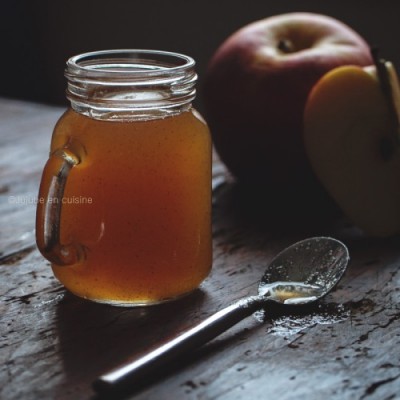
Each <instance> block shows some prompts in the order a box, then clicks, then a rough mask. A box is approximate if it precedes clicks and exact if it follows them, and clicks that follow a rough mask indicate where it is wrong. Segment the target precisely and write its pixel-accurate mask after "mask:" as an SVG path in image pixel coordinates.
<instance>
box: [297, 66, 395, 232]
mask: <svg viewBox="0 0 400 400" xmlns="http://www.w3.org/2000/svg"><path fill="white" fill-rule="evenodd" d="M382 65H383V66H384V69H386V77H387V79H388V80H387V83H388V84H389V86H390V89H389V90H390V96H388V93H385V91H384V90H382V82H381V81H382V79H380V78H379V76H381V75H380V74H378V73H377V67H376V66H370V67H364V68H361V67H356V66H345V67H339V68H336V69H334V70H332V71H330V72H328V73H327V74H326V75H324V76H323V77H322V78H321V79H320V80H319V82H318V83H317V84H316V85H315V86H314V88H313V90H312V91H311V93H310V95H309V97H308V100H307V104H306V108H305V117H304V123H305V126H304V143H305V148H306V152H307V155H308V158H309V160H310V163H311V165H312V168H313V170H314V172H315V174H316V175H317V177H318V178H319V180H320V181H321V183H322V184H323V186H324V187H325V188H326V190H327V191H328V193H329V194H330V195H331V196H332V197H333V198H334V200H335V201H336V202H337V204H338V205H339V207H340V208H341V209H342V210H343V212H344V213H345V214H347V216H348V217H349V218H350V219H351V220H352V221H353V222H354V223H355V224H356V225H357V226H359V227H360V228H361V229H363V230H364V231H365V232H366V233H367V234H369V235H371V236H381V237H385V236H391V235H394V234H397V233H400V145H399V140H398V137H399V136H398V135H399V120H398V116H399V113H398V111H399V103H398V101H399V98H400V97H399V96H400V95H399V93H400V92H399V83H398V80H397V75H396V72H395V70H394V68H393V66H392V64H391V63H389V62H385V63H383V64H382ZM396 113H397V114H396Z"/></svg>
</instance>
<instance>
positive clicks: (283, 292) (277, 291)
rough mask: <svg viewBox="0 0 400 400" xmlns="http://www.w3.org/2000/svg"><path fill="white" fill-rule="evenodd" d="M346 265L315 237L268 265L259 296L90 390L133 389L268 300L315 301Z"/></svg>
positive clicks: (330, 242)
mask: <svg viewBox="0 0 400 400" xmlns="http://www.w3.org/2000/svg"><path fill="white" fill-rule="evenodd" d="M348 261H349V252H348V250H347V248H346V246H345V245H344V244H343V243H341V242H340V241H338V240H336V239H332V238H328V237H315V238H310V239H306V240H302V241H300V242H298V243H295V244H293V245H292V246H290V247H288V248H286V249H285V250H283V251H282V252H281V253H279V254H278V255H277V256H276V257H275V258H274V259H273V261H272V262H271V263H270V264H269V266H268V267H267V270H266V271H265V274H264V276H263V277H262V279H261V282H260V284H259V287H258V295H256V296H249V297H245V298H242V299H240V300H238V301H236V302H235V303H233V304H232V305H230V306H228V307H226V308H224V309H222V310H221V311H218V312H217V313H215V314H214V315H212V316H210V317H208V318H207V319H206V320H204V321H203V322H201V323H199V324H198V325H196V326H194V327H193V328H191V329H189V330H188V331H186V332H184V333H182V334H181V335H179V336H178V337H176V338H175V339H172V340H171V341H168V342H166V343H165V344H163V345H161V346H160V347H158V348H157V349H155V350H153V351H151V352H150V353H148V354H146V355H145V356H143V357H141V358H139V359H137V360H134V361H132V362H129V363H127V364H125V365H123V366H121V367H118V368H116V369H115V370H113V371H111V372H108V373H106V374H105V375H102V376H100V377H99V378H97V380H96V381H95V382H94V383H93V387H94V389H95V390H96V391H97V392H99V393H107V392H113V391H114V390H121V389H125V388H129V387H134V386H135V385H136V384H139V383H140V382H141V381H142V380H143V379H144V378H146V377H148V376H150V375H151V374H152V373H154V371H155V370H157V369H159V368H160V367H161V366H164V365H166V364H168V363H169V362H171V361H173V360H174V359H176V358H178V357H179V356H181V355H183V354H184V353H186V352H187V351H189V350H192V349H193V348H196V347H198V346H201V345H202V344H204V343H206V342H208V341H209V340H211V339H213V338H214V337H216V336H218V335H219V334H221V333H222V332H224V331H225V330H227V329H228V328H230V327H232V326H233V325H235V324H236V323H238V322H239V321H241V320H242V319H244V318H245V317H248V316H249V315H251V314H253V313H254V312H256V311H258V310H260V309H262V308H264V307H265V306H267V305H268V302H270V301H274V302H277V303H280V304H288V305H293V304H306V303H310V302H313V301H316V300H318V299H320V298H321V297H322V296H325V295H326V294H327V293H328V292H329V291H330V290H331V289H332V288H333V287H334V286H335V285H336V283H337V282H339V280H340V278H341V277H342V275H343V273H344V271H345V270H346V267H347V264H348Z"/></svg>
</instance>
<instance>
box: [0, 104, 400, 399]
mask: <svg viewBox="0 0 400 400" xmlns="http://www.w3.org/2000/svg"><path fill="white" fill-rule="evenodd" d="M61 112H62V110H61V109H60V108H53V107H49V106H44V105H38V104H33V103H25V102H18V101H11V100H7V99H2V100H0V274H1V281H0V282H1V283H0V295H1V303H0V307H1V308H0V319H1V325H0V329H1V331H0V333H1V339H0V361H1V363H0V398H1V399H5V400H11V399H15V400H17V399H18V400H23V399H61V400H62V399H89V398H95V394H94V392H93V391H92V389H91V383H92V381H93V380H94V379H95V378H96V377H97V376H98V375H99V374H101V373H103V372H105V371H108V370H109V369H110V368H112V367H114V366H117V365H118V364H120V363H121V362H123V361H125V360H128V359H130V358H131V357H135V356H137V355H139V354H141V353H143V352H145V351H147V350H148V349H151V348H152V347H153V346H156V345H157V344H158V343H159V342H160V341H162V340H164V339H165V338H168V337H171V336H174V335H176V334H177V333H179V332H181V331H182V330H184V329H185V328H188V327H190V326H191V325H193V324H194V323H196V322H198V321H200V320H202V319H204V318H205V317H207V316H208V315H210V314H211V313H213V312H214V311H216V310H218V309H220V308H221V307H224V306H226V305H228V304H229V303H230V302H232V301H233V300H235V299H237V298H239V297H240V296H243V295H247V294H252V293H255V292H256V289H257V281H258V279H259V278H260V276H261V275H262V273H263V270H264V268H265V267H266V265H267V264H268V262H269V261H270V260H271V258H272V257H273V256H274V255H275V254H276V253H277V252H278V251H280V250H282V249H283V248H284V247H285V246H287V245H289V244H291V243H292V242H294V241H297V240H299V239H302V238H305V237H307V236H312V235H315V234H329V235H333V236H336V237H338V238H339V239H341V240H343V241H344V242H345V243H346V244H347V245H348V246H349V249H350V252H351V258H352V261H351V264H350V266H349V270H348V272H347V273H346V275H345V277H344V279H343V281H342V282H341V283H340V284H339V286H338V287H337V289H336V290H335V291H334V292H332V293H331V294H330V295H328V296H327V297H326V298H325V300H324V301H323V302H322V303H321V304H319V305H317V306H314V307H309V308H307V309H301V310H299V311H296V310H290V312H289V314H287V315H283V314H282V312H281V311H280V310H272V311H271V312H270V313H268V314H267V313H265V314H263V313H259V314H258V315H256V316H255V317H250V318H248V319H247V320H245V321H243V322H241V323H240V324H238V325H237V326H236V327H234V328H233V329H231V330H230V331H228V332H226V333H224V334H223V335H222V336H220V337H219V338H217V339H215V340H213V341H212V342H210V343H209V344H207V345H206V346H204V347H203V348H201V349H198V350H196V351H194V352H193V353H191V354H187V356H186V357H185V358H184V359H182V360H180V361H179V362H176V363H175V364H174V365H171V366H170V367H168V369H167V371H163V372H161V373H160V374H158V375H156V376H155V377H154V378H153V379H152V380H151V381H150V382H148V384H147V385H143V387H141V388H139V389H138V390H137V391H136V392H134V393H132V394H131V395H129V398H135V399H219V400H222V399H229V400H231V399H232V400H233V399H246V400H247V399H250V400H252V399H264V398H265V399H281V400H289V399H290V400H291V399H299V398H304V399H305V398H307V399H309V400H312V399H318V400H319V399H340V400H343V399H351V400H354V399H379V400H381V399H387V400H388V399H398V398H400V268H399V266H400V240H399V238H392V239H386V240H373V239H369V238H366V237H364V236H363V235H362V234H360V233H359V232H358V231H357V230H356V229H354V228H352V227H351V226H349V224H347V223H346V221H336V222H335V223H334V224H333V225H332V224H331V226H329V227H325V228H309V227H305V226H304V225H303V226H302V227H301V229H290V223H289V224H287V225H286V226H285V227H284V228H282V229H278V228H279V226H277V225H275V226H274V225H273V224H272V225H271V226H267V225H268V224H259V223H255V220H256V219H257V218H256V219H254V218H253V217H251V216H250V215H251V213H247V212H246V204H242V203H241V202H240V201H239V200H238V198H237V193H236V189H235V185H234V184H232V183H229V180H227V179H226V173H225V170H224V168H223V166H222V165H221V164H220V163H219V162H218V161H217V160H216V161H215V164H214V176H213V186H214V198H213V212H214V216H213V233H214V265H213V271H212V274H211V275H210V276H209V278H208V279H207V280H206V281H205V282H204V284H203V285H202V286H201V288H200V289H199V290H197V291H196V292H194V293H193V294H191V295H190V296H188V297H186V298H184V299H182V300H180V301H176V302H173V303H169V304H165V305H162V306H156V307H149V308H136V309H126V308H114V307H109V306H104V305H97V304H92V303H90V302H86V301H83V300H80V299H78V298H76V297H74V296H73V295H71V294H69V293H67V292H66V291H65V290H64V289H63V287H62V286H61V285H60V284H59V283H58V282H57V281H56V280H55V278H54V277H53V276H52V273H51V271H50V268H49V264H48V262H47V261H45V260H44V259H43V258H42V257H41V255H40V254H39V252H38V251H37V250H36V247H35V242H34V217H35V199H36V195H37V187H38V182H39V178H40V173H41V169H42V167H43V164H44V162H45V161H46V159H47V152H48V147H49V141H50V135H51V131H52V127H53V125H54V123H55V121H56V120H57V119H58V117H59V116H60V114H61ZM248 207H251V206H250V205H248Z"/></svg>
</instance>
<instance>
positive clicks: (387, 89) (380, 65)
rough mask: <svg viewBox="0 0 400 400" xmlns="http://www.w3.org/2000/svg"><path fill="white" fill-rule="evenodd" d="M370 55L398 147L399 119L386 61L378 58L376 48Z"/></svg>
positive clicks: (399, 142) (399, 138)
mask: <svg viewBox="0 0 400 400" xmlns="http://www.w3.org/2000/svg"><path fill="white" fill-rule="evenodd" d="M371 55H372V59H373V61H374V64H375V67H376V72H377V75H378V80H379V83H380V86H381V89H382V93H383V95H384V97H385V99H386V102H387V105H388V108H389V112H390V115H391V119H392V122H393V126H394V128H395V129H393V134H394V142H395V143H396V144H397V145H398V146H400V119H399V115H398V113H397V109H396V104H395V99H394V92H393V89H392V86H391V84H390V77H389V72H388V70H387V67H386V62H387V61H386V60H385V59H383V58H381V57H380V56H379V49H378V48H376V47H375V48H371Z"/></svg>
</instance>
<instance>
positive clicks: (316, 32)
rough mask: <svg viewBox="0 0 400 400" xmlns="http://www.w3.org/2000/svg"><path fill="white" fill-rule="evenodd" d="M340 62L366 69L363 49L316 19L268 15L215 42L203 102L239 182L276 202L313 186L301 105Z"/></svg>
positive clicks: (337, 27) (354, 38) (340, 27)
mask: <svg viewBox="0 0 400 400" xmlns="http://www.w3.org/2000/svg"><path fill="white" fill-rule="evenodd" d="M346 64H353V65H360V66H365V65H370V64H372V58H371V55H370V49H369V46H368V44H367V43H366V42H365V40H364V39H363V38H361V37H360V36H359V35H358V34H357V33H356V32H355V31H354V30H352V29H351V28H349V27H348V26H346V25H345V24H343V23H341V22H339V21H337V20H335V19H333V18H331V17H328V16H323V15H319V14H311V13H289V14H284V15H278V16H273V17H269V18H266V19H263V20H261V21H258V22H254V23H252V24H250V25H248V26H245V27H244V28H242V29H240V30H239V31H238V32H236V33H234V34H233V35H232V36H230V37H229V38H228V39H227V40H226V41H225V42H224V43H223V44H222V45H221V47H220V48H219V49H218V50H217V51H216V53H215V55H214V56H213V58H212V59H211V61H210V64H209V67H208V71H207V74H206V77H205V84H204V93H203V95H204V104H205V109H206V115H207V120H208V123H209V124H210V127H211V131H212V134H213V139H214V144H215V147H216V150H217V152H218V153H219V155H220V157H221V159H222V161H223V162H224V163H225V164H226V165H227V167H228V168H229V170H230V171H231V172H232V173H233V175H235V176H236V177H237V178H238V179H239V181H243V182H250V183H256V184H257V185H261V186H263V187H265V188H266V189H267V190H268V192H269V193H270V194H271V195H272V196H275V197H276V198H279V197H283V196H286V197H287V195H288V193H291V194H295V195H296V196H297V195H298V194H300V193H303V194H307V193H309V190H311V188H314V187H315V185H316V184H317V185H318V183H317V180H316V178H315V177H314V175H313V173H312V170H311V167H310V165H309V162H308V159H307V156H306V154H305V150H304V145H303V139H302V133H303V112H304V107H305V103H306V100H307V96H308V94H309V92H310V91H311V88H312V87H313V86H314V84H315V83H316V82H317V81H318V80H319V79H320V78H321V77H322V76H323V75H324V74H325V73H326V72H327V71H329V70H331V69H333V68H335V67H337V66H340V65H346Z"/></svg>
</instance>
